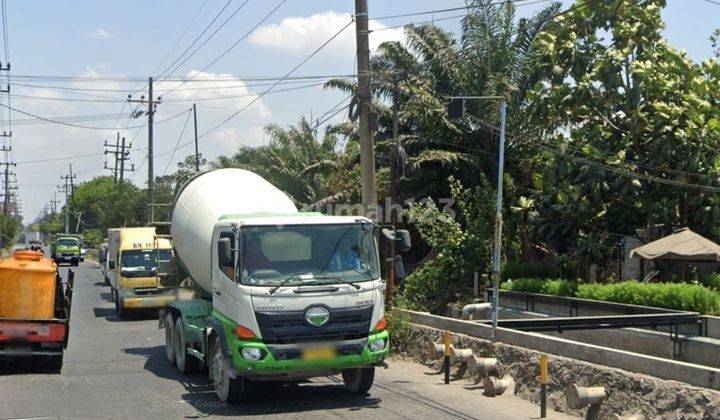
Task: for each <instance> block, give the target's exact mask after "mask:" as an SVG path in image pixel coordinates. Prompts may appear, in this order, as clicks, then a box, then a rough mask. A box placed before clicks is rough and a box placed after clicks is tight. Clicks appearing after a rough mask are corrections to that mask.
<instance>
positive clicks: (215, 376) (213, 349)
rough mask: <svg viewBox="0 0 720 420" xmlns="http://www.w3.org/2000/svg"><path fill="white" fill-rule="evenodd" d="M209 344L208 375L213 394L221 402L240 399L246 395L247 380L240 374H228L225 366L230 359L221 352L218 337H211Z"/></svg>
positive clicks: (231, 401) (234, 401) (232, 401)
mask: <svg viewBox="0 0 720 420" xmlns="http://www.w3.org/2000/svg"><path fill="white" fill-rule="evenodd" d="M209 344H210V349H209V351H208V376H209V377H210V382H212V384H213V388H214V389H215V395H217V397H218V399H219V400H220V402H223V403H236V402H239V401H242V400H243V398H244V397H245V396H247V392H248V385H249V383H248V382H249V381H246V380H245V378H243V377H242V376H238V377H237V378H231V377H230V375H228V373H227V370H228V369H227V368H228V364H229V363H230V361H229V360H228V358H227V357H225V355H224V354H223V353H222V344H221V343H220V338H218V337H217V336H215V337H213V339H212V341H211V342H210V343H209Z"/></svg>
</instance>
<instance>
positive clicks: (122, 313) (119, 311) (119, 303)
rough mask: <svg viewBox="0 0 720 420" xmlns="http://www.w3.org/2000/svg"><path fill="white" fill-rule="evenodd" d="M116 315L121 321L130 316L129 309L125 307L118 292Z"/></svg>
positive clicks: (116, 295) (116, 293) (116, 294)
mask: <svg viewBox="0 0 720 420" xmlns="http://www.w3.org/2000/svg"><path fill="white" fill-rule="evenodd" d="M115 313H116V314H117V316H118V318H120V319H126V318H127V315H128V314H127V309H125V307H124V306H123V304H122V300H121V299H120V295H119V293H118V292H117V291H115Z"/></svg>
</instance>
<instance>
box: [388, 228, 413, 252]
mask: <svg viewBox="0 0 720 420" xmlns="http://www.w3.org/2000/svg"><path fill="white" fill-rule="evenodd" d="M381 232H382V234H383V236H385V238H386V239H387V240H389V241H394V242H395V244H396V246H397V249H398V251H400V252H408V251H410V248H412V242H411V240H410V232H408V231H407V230H405V229H398V230H395V231H392V230H390V229H387V228H386V229H382V231H381Z"/></svg>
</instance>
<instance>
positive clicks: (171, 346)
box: [165, 312, 175, 366]
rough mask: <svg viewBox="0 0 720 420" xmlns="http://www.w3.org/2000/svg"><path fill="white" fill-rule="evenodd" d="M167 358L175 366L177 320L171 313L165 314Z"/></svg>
mask: <svg viewBox="0 0 720 420" xmlns="http://www.w3.org/2000/svg"><path fill="white" fill-rule="evenodd" d="M165 357H167V361H168V363H170V366H175V320H174V319H173V316H172V314H171V313H170V312H168V313H166V314H165Z"/></svg>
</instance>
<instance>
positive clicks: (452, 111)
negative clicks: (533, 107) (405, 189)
mask: <svg viewBox="0 0 720 420" xmlns="http://www.w3.org/2000/svg"><path fill="white" fill-rule="evenodd" d="M468 99H480V100H487V99H496V100H498V101H499V102H500V140H499V144H498V180H497V198H496V203H495V246H494V247H493V259H492V282H493V296H492V331H491V333H490V340H491V341H492V342H493V343H495V342H496V341H497V322H498V307H499V305H500V290H499V289H500V251H501V250H502V224H503V218H502V202H503V199H502V194H503V175H504V169H505V168H504V167H505V108H506V105H507V104H506V102H505V98H504V97H502V96H455V97H452V98H451V101H450V104H449V105H448V116H449V117H450V118H462V117H464V115H465V100H468Z"/></svg>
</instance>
